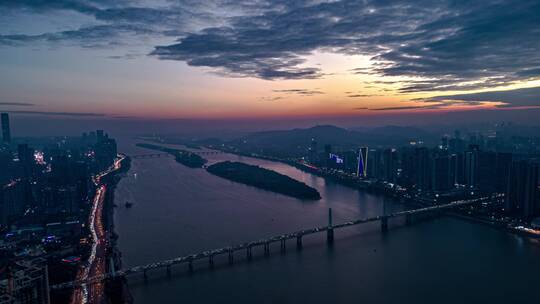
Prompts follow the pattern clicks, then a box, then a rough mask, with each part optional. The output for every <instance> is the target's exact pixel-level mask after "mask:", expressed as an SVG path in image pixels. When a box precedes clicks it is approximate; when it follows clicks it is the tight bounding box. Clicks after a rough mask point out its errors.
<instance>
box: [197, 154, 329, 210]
mask: <svg viewBox="0 0 540 304" xmlns="http://www.w3.org/2000/svg"><path fill="white" fill-rule="evenodd" d="M206 170H207V171H208V172H209V173H211V174H214V175H216V176H219V177H222V178H225V179H228V180H232V181H234V182H238V183H242V184H246V185H248V186H253V187H257V188H260V189H263V190H267V191H272V192H276V193H280V194H284V195H288V196H292V197H295V198H298V199H301V200H319V199H321V195H320V193H319V192H318V191H317V190H316V189H314V188H311V187H309V186H308V185H306V184H304V183H302V182H300V181H297V180H295V179H293V178H291V177H289V176H286V175H283V174H280V173H277V172H275V171H272V170H268V169H265V168H261V167H259V166H253V165H248V164H245V163H241V162H230V161H225V162H220V163H217V164H214V165H211V166H209V167H208V168H207V169H206Z"/></svg>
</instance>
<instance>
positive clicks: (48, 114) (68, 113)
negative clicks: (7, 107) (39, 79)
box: [4, 111, 106, 117]
mask: <svg viewBox="0 0 540 304" xmlns="http://www.w3.org/2000/svg"><path fill="white" fill-rule="evenodd" d="M4 112H7V113H12V114H28V115H46V116H73V117H105V116H106V115H105V114H102V113H91V112H48V111H4Z"/></svg>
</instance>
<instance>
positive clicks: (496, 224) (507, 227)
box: [207, 146, 540, 239]
mask: <svg viewBox="0 0 540 304" xmlns="http://www.w3.org/2000/svg"><path fill="white" fill-rule="evenodd" d="M207 148H209V149H215V150H220V151H223V152H226V153H231V154H235V155H239V156H246V157H252V158H258V159H262V160H269V161H275V162H281V163H284V164H287V165H289V166H293V167H295V168H297V169H299V170H301V171H304V172H307V173H310V174H314V175H316V176H319V177H322V178H324V179H327V180H331V181H333V182H336V183H339V184H341V185H343V186H347V187H350V188H353V189H356V190H362V191H366V192H369V193H376V194H380V195H383V196H385V197H389V198H392V199H395V200H397V201H399V202H400V203H405V204H408V205H413V206H418V207H426V206H428V205H429V204H426V202H425V200H422V199H415V198H413V197H412V196H411V195H409V194H407V193H406V192H402V191H400V190H399V189H388V188H386V187H385V185H381V184H378V183H368V182H363V181H358V180H357V179H355V178H353V177H349V176H341V175H336V174H332V173H330V172H326V171H323V170H321V169H320V168H316V167H313V166H310V165H309V164H306V163H301V162H298V161H297V160H292V159H281V158H276V157H271V156H266V155H259V154H251V153H243V152H240V151H236V150H231V149H226V148H222V147H213V146H208V147H207ZM499 203H500V202H499ZM469 211H470V210H456V211H452V212H448V215H450V216H452V217H454V218H457V219H460V220H464V221H469V222H473V223H477V224H482V225H486V226H489V227H492V228H495V229H497V230H501V231H505V232H507V233H511V234H515V235H519V236H523V237H527V238H531V239H538V238H540V230H535V229H532V228H530V227H528V226H526V225H525V226H523V225H522V224H519V225H518V224H513V223H514V222H515V221H512V220H511V219H508V220H507V221H505V220H501V219H497V218H495V219H491V218H490V217H488V216H486V215H484V214H473V215H471V214H469ZM478 211H479V210H475V212H477V213H478Z"/></svg>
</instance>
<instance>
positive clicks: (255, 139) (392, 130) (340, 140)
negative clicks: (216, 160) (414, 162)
mask: <svg viewBox="0 0 540 304" xmlns="http://www.w3.org/2000/svg"><path fill="white" fill-rule="evenodd" d="M312 139H314V140H315V141H317V143H318V145H319V147H322V146H323V145H325V144H331V145H338V146H342V147H358V146H362V145H366V146H399V145H406V144H408V143H409V142H410V141H411V140H423V141H424V142H426V143H427V144H435V143H437V142H438V141H439V139H440V135H436V134H432V133H429V132H427V131H425V130H422V129H419V128H414V127H400V126H387V127H381V128H374V129H367V128H366V129H364V128H354V129H344V128H340V127H336V126H331V125H321V126H315V127H311V128H307V129H292V130H279V131H264V132H255V133H251V134H249V135H247V136H244V137H242V138H241V139H240V140H241V141H243V144H244V145H246V146H252V147H259V148H265V149H271V150H282V149H287V150H289V149H295V148H297V147H298V146H302V147H306V146H309V144H310V142H311V140H312Z"/></svg>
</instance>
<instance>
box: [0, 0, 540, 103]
mask: <svg viewBox="0 0 540 304" xmlns="http://www.w3.org/2000/svg"><path fill="white" fill-rule="evenodd" d="M166 3H167V5H160V6H157V5H155V4H153V3H151V2H142V1H107V0H95V1H90V0H50V1H44V0H20V1H9V0H0V9H12V10H16V9H25V10H31V11H35V12H41V13H48V12H51V11H54V10H71V11H76V12H79V13H82V14H87V15H90V16H93V17H95V18H96V20H97V21H98V22H101V23H102V24H95V25H91V26H88V27H84V28H81V29H79V30H72V31H63V32H56V33H43V34H41V35H34V36H27V35H5V34H4V35H2V36H0V42H1V43H3V44H4V45H5V44H10V45H17V44H20V43H33V42H35V41H49V42H59V41H73V42H74V43H79V44H81V45H83V46H110V45H116V44H121V42H120V41H121V40H122V39H120V38H122V37H123V36H125V35H127V36H130V37H138V36H141V35H153V36H157V37H161V38H163V37H169V38H170V37H171V36H174V37H175V38H176V41H175V42H171V43H165V44H163V45H159V46H156V47H155V48H154V49H153V51H152V52H151V55H152V56H155V57H157V58H159V59H163V60H179V61H184V62H186V63H187V64H189V65H191V66H200V67H207V68H210V69H211V70H212V71H214V72H216V73H218V74H220V75H228V76H235V77H257V78H262V79H268V80H272V79H312V78H319V77H323V76H324V73H323V72H322V71H321V69H320V67H319V66H318V65H313V66H309V65H308V62H307V61H306V59H305V58H306V56H308V55H310V54H312V53H313V52H314V51H324V52H332V53H340V54H347V55H353V54H361V55H368V56H371V58H372V61H371V63H372V66H371V67H369V68H365V67H363V68H356V69H354V67H351V68H353V70H352V72H353V73H359V74H366V73H368V74H378V75H381V76H397V77H401V76H405V77H408V78H407V79H410V80H407V81H404V80H402V81H399V82H396V84H397V85H399V86H400V90H401V92H403V93H410V92H426V91H443V90H473V89H478V88H492V87H497V86H501V85H507V84H510V83H514V82H518V81H524V80H530V79H538V78H540V52H538V50H539V49H540V30H538V29H539V28H540V18H538V15H539V14H540V2H539V1H510V0H486V1H475V2H471V1H463V0H461V1H460V0H458V1H454V0H441V1H428V0H401V1H376V0H365V1H357V0H342V1H324V0H315V1H314V0H296V1H286V0H258V1H232V0H212V1H204V2H199V1H194V0H178V1H168V2H166ZM50 14H51V17H54V15H53V13H50ZM103 23H104V24H103ZM134 40H136V41H138V40H137V39H134ZM385 84H390V83H389V82H387V83H385Z"/></svg>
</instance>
